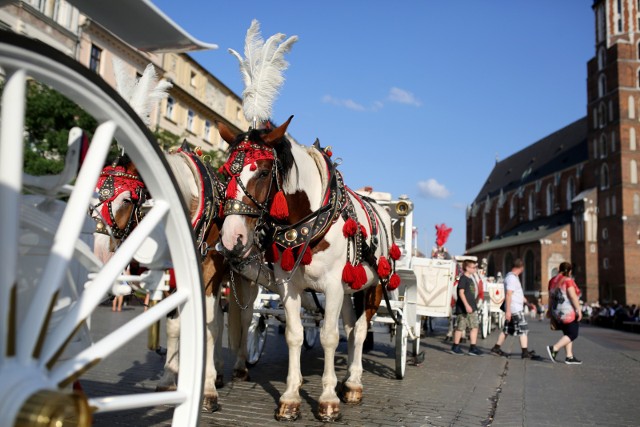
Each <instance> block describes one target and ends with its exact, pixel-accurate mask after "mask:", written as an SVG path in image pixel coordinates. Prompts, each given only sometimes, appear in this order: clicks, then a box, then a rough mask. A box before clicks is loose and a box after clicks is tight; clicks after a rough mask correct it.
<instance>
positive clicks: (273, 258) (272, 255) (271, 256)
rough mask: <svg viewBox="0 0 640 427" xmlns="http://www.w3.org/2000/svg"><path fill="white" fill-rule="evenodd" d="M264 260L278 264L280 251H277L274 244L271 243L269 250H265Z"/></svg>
mask: <svg viewBox="0 0 640 427" xmlns="http://www.w3.org/2000/svg"><path fill="white" fill-rule="evenodd" d="M265 258H266V259H267V261H269V262H271V263H276V262H278V260H280V251H278V246H276V244H275V243H273V244H272V245H271V246H270V247H269V249H267V253H266V254H265Z"/></svg>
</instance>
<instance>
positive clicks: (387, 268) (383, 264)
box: [378, 256, 391, 279]
mask: <svg viewBox="0 0 640 427" xmlns="http://www.w3.org/2000/svg"><path fill="white" fill-rule="evenodd" d="M389 274H391V265H389V261H387V258H386V257H384V256H381V257H380V259H379V260H378V276H379V277H380V278H381V279H386V278H387V277H389Z"/></svg>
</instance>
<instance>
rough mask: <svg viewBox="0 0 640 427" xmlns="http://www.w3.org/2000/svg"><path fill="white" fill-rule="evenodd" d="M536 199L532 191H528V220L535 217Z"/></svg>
mask: <svg viewBox="0 0 640 427" xmlns="http://www.w3.org/2000/svg"><path fill="white" fill-rule="evenodd" d="M535 211H536V199H535V194H534V192H533V191H531V192H530V193H529V221H532V220H533V219H534V218H535V217H536V212H535Z"/></svg>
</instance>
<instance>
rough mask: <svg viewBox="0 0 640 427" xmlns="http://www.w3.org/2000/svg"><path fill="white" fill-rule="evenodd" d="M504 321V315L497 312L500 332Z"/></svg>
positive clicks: (501, 312)
mask: <svg viewBox="0 0 640 427" xmlns="http://www.w3.org/2000/svg"><path fill="white" fill-rule="evenodd" d="M505 321H506V318H505V315H504V312H503V311H499V312H498V329H499V330H502V328H504V322H505Z"/></svg>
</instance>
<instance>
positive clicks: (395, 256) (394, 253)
mask: <svg viewBox="0 0 640 427" xmlns="http://www.w3.org/2000/svg"><path fill="white" fill-rule="evenodd" d="M400 255H402V253H401V252H400V248H399V247H398V245H396V244H395V243H394V244H392V245H391V249H389V256H390V257H391V259H392V260H394V261H397V260H399V259H400Z"/></svg>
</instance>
